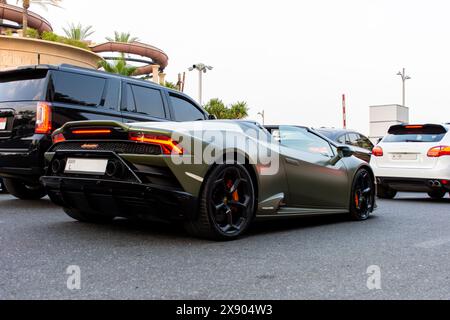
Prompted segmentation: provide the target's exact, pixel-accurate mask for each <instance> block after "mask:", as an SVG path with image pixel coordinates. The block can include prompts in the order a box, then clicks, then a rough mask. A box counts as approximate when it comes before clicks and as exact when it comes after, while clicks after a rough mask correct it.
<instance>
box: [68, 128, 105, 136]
mask: <svg viewBox="0 0 450 320" xmlns="http://www.w3.org/2000/svg"><path fill="white" fill-rule="evenodd" d="M72 133H73V134H94V135H95V134H110V133H111V130H109V129H102V130H74V131H72Z"/></svg>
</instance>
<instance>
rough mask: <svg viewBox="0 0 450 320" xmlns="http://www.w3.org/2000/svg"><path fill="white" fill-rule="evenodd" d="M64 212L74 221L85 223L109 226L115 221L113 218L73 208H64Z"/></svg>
mask: <svg viewBox="0 0 450 320" xmlns="http://www.w3.org/2000/svg"><path fill="white" fill-rule="evenodd" d="M63 210H64V212H65V213H66V214H67V215H68V216H69V217H71V218H72V219H74V220H77V221H79V222H85V223H95V224H107V223H110V222H111V221H113V220H114V217H113V216H102V215H97V214H92V213H87V212H83V211H80V210H77V209H73V208H63Z"/></svg>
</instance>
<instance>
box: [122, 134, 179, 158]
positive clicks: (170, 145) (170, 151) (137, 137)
mask: <svg viewBox="0 0 450 320" xmlns="http://www.w3.org/2000/svg"><path fill="white" fill-rule="evenodd" d="M129 140H131V141H135V142H142V143H148V144H154V145H158V146H160V147H161V150H162V152H163V154H166V155H183V153H184V151H183V148H181V147H180V146H178V142H177V141H175V140H173V139H172V138H170V137H168V136H163V135H154V134H145V133H137V132H130V134H129Z"/></svg>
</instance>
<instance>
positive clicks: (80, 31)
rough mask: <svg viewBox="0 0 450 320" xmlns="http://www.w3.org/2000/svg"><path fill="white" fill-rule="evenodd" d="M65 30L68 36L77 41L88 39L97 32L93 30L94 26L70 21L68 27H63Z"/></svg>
mask: <svg viewBox="0 0 450 320" xmlns="http://www.w3.org/2000/svg"><path fill="white" fill-rule="evenodd" d="M63 30H64V33H65V34H66V36H67V38H69V39H72V40H77V41H86V39H87V38H88V37H90V36H91V35H92V34H94V32H95V31H94V30H92V26H83V25H82V24H81V23H78V24H74V23H70V24H68V26H67V28H63Z"/></svg>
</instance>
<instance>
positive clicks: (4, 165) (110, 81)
mask: <svg viewBox="0 0 450 320" xmlns="http://www.w3.org/2000/svg"><path fill="white" fill-rule="evenodd" d="M208 118H209V115H208V113H207V112H206V111H205V110H204V109H203V108H202V107H201V106H199V105H198V104H197V103H196V102H194V101H193V100H192V99H191V98H189V97H188V96H186V95H184V94H182V93H180V92H178V91H174V90H170V89H167V88H165V87H162V86H159V85H156V84H154V83H152V82H149V81H144V80H138V79H134V78H129V77H122V76H118V75H114V74H109V73H105V72H102V71H97V70H90V69H84V68H78V67H74V66H70V65H61V66H48V65H38V66H30V67H21V68H17V69H14V70H9V71H3V72H0V178H3V181H4V184H5V185H6V188H7V189H8V191H9V192H10V193H11V194H13V195H14V196H15V197H17V198H20V199H40V198H42V197H43V196H45V191H44V189H43V188H42V186H41V185H40V183H39V178H40V176H41V175H42V174H43V173H44V164H45V162H44V153H45V151H47V149H48V148H49V147H50V146H51V145H52V139H51V133H52V132H53V131H54V130H56V129H58V128H59V127H61V126H62V125H64V124H65V123H66V122H69V121H79V120H116V121H122V122H125V123H127V122H148V121H197V120H205V119H208Z"/></svg>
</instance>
